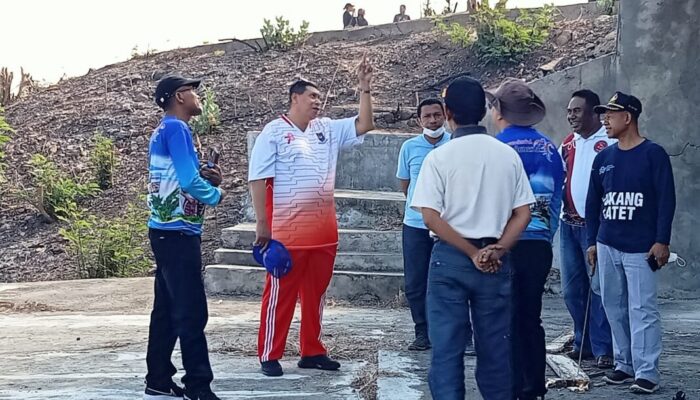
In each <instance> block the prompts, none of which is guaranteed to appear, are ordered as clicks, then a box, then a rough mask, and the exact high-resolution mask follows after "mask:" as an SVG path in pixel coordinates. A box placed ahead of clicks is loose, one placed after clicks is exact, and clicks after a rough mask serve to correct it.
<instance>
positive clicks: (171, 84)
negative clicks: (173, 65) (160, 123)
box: [154, 74, 202, 108]
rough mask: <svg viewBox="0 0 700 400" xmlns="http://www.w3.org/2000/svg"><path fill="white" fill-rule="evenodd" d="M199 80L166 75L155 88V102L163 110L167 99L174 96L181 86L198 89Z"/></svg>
mask: <svg viewBox="0 0 700 400" xmlns="http://www.w3.org/2000/svg"><path fill="white" fill-rule="evenodd" d="M201 82H202V80H201V79H187V78H183V77H182V76H180V75H175V74H174V75H168V76H166V77H164V78H163V79H161V80H160V81H159V82H158V86H156V93H155V96H154V97H155V100H156V104H158V106H159V107H160V108H165V105H166V104H167V103H168V99H169V98H171V97H173V96H174V95H175V91H176V90H178V89H179V88H181V87H183V86H194V87H195V88H197V87H199V84H200V83H201Z"/></svg>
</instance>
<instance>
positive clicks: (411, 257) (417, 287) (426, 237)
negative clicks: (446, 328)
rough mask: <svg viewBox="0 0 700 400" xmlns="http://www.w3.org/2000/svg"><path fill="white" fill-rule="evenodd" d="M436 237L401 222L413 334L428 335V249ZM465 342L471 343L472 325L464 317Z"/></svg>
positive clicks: (430, 249) (405, 276)
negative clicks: (426, 299) (466, 338)
mask: <svg viewBox="0 0 700 400" xmlns="http://www.w3.org/2000/svg"><path fill="white" fill-rule="evenodd" d="M434 243H435V240H434V239H433V238H431V237H430V231H429V230H428V229H420V228H414V227H412V226H408V225H404V226H403V240H402V246H403V276H404V287H405V290H406V300H408V306H409V307H410V309H411V317H412V318H413V323H414V324H415V333H416V337H419V336H426V337H427V336H428V320H427V318H426V315H425V312H426V309H425V296H426V293H427V290H428V270H429V266H430V253H432V251H433V244H434ZM467 336H468V341H467V344H468V345H471V344H472V326H471V323H470V321H469V318H467Z"/></svg>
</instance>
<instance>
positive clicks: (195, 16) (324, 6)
mask: <svg viewBox="0 0 700 400" xmlns="http://www.w3.org/2000/svg"><path fill="white" fill-rule="evenodd" d="M424 1H425V0H355V1H352V0H351V2H352V3H353V4H354V5H355V6H356V8H365V9H366V18H367V20H368V21H369V23H370V24H381V23H387V22H391V20H392V19H393V16H394V14H396V13H397V12H398V8H399V5H400V4H405V5H406V6H407V14H409V15H410V16H411V17H412V18H414V19H415V18H418V17H419V14H420V9H421V8H422V6H421V5H422V3H423V2H424ZM495 1H496V0H491V2H492V3H493V2H495ZM582 1H583V0H553V1H552V0H548V1H547V3H552V2H554V4H557V5H563V4H573V3H578V2H582ZM346 2H347V0H258V1H250V0H247V1H241V0H229V1H224V0H196V1H193V0H187V1H186V0H119V1H115V0H98V1H95V0H1V1H0V19H1V20H2V24H1V25H0V35H2V40H0V66H5V67H9V68H10V69H11V70H13V71H15V76H18V75H19V68H20V67H24V69H25V71H26V72H29V73H31V74H32V76H33V77H34V79H36V80H38V81H44V82H46V83H53V82H56V81H57V80H58V79H60V78H61V77H62V76H64V75H65V76H79V75H83V74H85V73H87V71H88V69H90V68H100V67H103V66H105V65H108V64H112V63H115V62H119V61H124V60H126V59H128V58H129V57H130V55H131V53H132V49H133V48H134V47H135V46H137V47H138V49H139V51H140V52H144V51H146V50H148V49H157V50H169V49H174V48H178V47H190V46H196V45H201V44H203V43H205V42H208V43H216V42H218V41H219V39H223V38H232V37H236V38H238V39H247V38H253V37H259V36H260V34H259V29H260V27H261V26H262V25H263V19H264V18H268V19H274V17H276V16H279V15H282V16H284V17H285V18H287V19H289V20H290V22H291V23H292V26H294V27H297V26H299V24H300V23H301V21H302V20H307V21H308V22H309V23H310V27H309V30H310V31H324V30H333V29H340V28H342V13H343V6H344V5H345V3H346ZM452 3H453V4H454V0H453V2H452ZM543 3H545V1H544V0H510V1H509V2H508V6H509V7H536V6H540V5H542V4H543ZM444 4H445V0H431V5H432V7H433V8H434V9H436V10H438V11H439V10H440V9H442V7H443V5H444ZM464 9H466V0H458V11H464ZM18 81H19V79H18V78H15V84H18V83H19V82H18Z"/></svg>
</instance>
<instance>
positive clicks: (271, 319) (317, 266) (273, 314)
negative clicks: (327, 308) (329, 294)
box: [258, 246, 337, 361]
mask: <svg viewBox="0 0 700 400" xmlns="http://www.w3.org/2000/svg"><path fill="white" fill-rule="evenodd" d="M336 249H337V246H328V247H320V248H316V249H308V250H290V251H289V253H290V254H291V256H292V269H291V271H289V273H288V274H287V275H286V276H284V277H283V278H281V279H276V278H274V277H272V275H270V274H267V278H266V281H265V290H264V291H263V298H262V309H261V312H260V330H259V331H258V357H259V358H260V361H270V360H279V359H280V358H282V355H283V354H284V347H285V345H286V344H287V334H288V333H289V325H290V324H291V323H292V318H293V317H294V307H295V306H296V302H297V298H298V297H299V298H301V335H300V342H301V356H302V357H308V356H316V355H320V354H326V348H325V347H324V346H323V343H322V342H321V320H322V318H323V306H324V303H325V300H326V289H327V288H328V284H329V283H330V282H331V278H332V277H333V264H334V263H335V254H336Z"/></svg>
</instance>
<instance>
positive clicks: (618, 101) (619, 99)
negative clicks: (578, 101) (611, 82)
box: [593, 92, 642, 118]
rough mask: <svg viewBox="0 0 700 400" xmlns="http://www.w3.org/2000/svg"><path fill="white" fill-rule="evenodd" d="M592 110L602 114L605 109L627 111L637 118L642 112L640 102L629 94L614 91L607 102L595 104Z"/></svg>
mask: <svg viewBox="0 0 700 400" xmlns="http://www.w3.org/2000/svg"><path fill="white" fill-rule="evenodd" d="M593 111H595V112H596V113H597V114H603V113H604V112H606V111H627V112H629V113H630V114H632V115H634V116H635V118H638V117H639V114H641V113H642V102H641V101H639V99H638V98H636V97H634V96H632V95H631V94H625V93H622V92H615V94H614V95H613V97H611V98H610V100H608V104H605V105H599V106H595V107H593Z"/></svg>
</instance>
